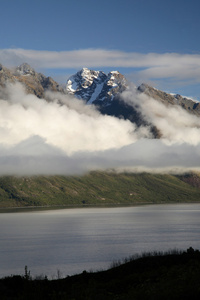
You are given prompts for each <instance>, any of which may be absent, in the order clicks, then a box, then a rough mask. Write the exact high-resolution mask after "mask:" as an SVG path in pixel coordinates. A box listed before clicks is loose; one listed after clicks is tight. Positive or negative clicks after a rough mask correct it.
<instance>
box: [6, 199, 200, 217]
mask: <svg viewBox="0 0 200 300" xmlns="http://www.w3.org/2000/svg"><path fill="white" fill-rule="evenodd" d="M183 204H200V201H196V202H180V201H179V202H156V203H155V202H137V203H125V204H122V203H118V204H110V203H108V204H105V203H104V204H102V205H101V204H96V205H95V204H84V205H43V206H22V207H0V214H1V213H16V212H32V211H45V210H60V209H78V208H83V209H84V208H118V207H134V206H145V205H183Z"/></svg>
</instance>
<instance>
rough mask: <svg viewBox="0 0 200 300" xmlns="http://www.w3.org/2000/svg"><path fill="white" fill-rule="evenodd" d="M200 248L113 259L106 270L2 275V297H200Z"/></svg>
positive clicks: (124, 299)
mask: <svg viewBox="0 0 200 300" xmlns="http://www.w3.org/2000/svg"><path fill="white" fill-rule="evenodd" d="M199 278H200V251H199V250H194V249H193V248H189V249H188V250H187V251H169V252H165V253H162V252H153V253H145V254H143V255H141V256H137V257H135V256H134V257H131V258H128V259H125V260H124V261H123V262H114V263H113V265H112V267H111V268H110V269H109V270H106V271H99V272H86V271H83V273H82V274H79V275H74V276H68V277H66V278H62V279H56V280H48V278H47V277H46V276H43V277H40V278H39V277H36V278H35V279H33V278H32V277H31V272H30V271H29V270H28V268H27V267H25V274H24V275H23V276H19V275H15V276H10V277H6V278H2V279H0V295H1V299H2V300H4V299H35V300H36V299H37V300H40V299H41V300H45V299H48V300H53V299H56V300H57V299H68V300H86V299H87V300H88V299H91V300H102V299H104V300H114V299H118V300H131V299H138V300H139V299H142V300H147V299H148V300H160V299H162V300H163V299H164V300H165V299H166V300H169V299H170V300H173V299H183V300H184V299H188V300H191V299H200V281H199Z"/></svg>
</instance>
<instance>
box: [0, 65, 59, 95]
mask: <svg viewBox="0 0 200 300" xmlns="http://www.w3.org/2000/svg"><path fill="white" fill-rule="evenodd" d="M16 82H20V83H22V84H23V86H24V87H25V89H26V92H27V93H30V94H34V95H36V96H37V97H38V98H44V94H45V91H46V90H51V91H54V92H64V90H63V89H62V88H61V87H60V85H59V84H58V83H57V82H56V81H55V80H53V79H52V78H51V77H46V76H45V75H43V74H41V73H37V72H36V71H35V70H34V69H33V68H32V67H31V66H29V65H28V64H27V63H23V64H21V65H20V66H18V67H16V68H14V69H13V70H9V69H7V68H5V67H3V66H2V65H0V86H1V87H5V86H6V84H7V83H16Z"/></svg>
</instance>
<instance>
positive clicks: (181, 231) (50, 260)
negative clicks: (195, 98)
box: [0, 204, 200, 279]
mask: <svg viewBox="0 0 200 300" xmlns="http://www.w3.org/2000/svg"><path fill="white" fill-rule="evenodd" d="M0 228H1V231H0V277H3V276H7V275H11V274H13V275H14V274H20V275H23V274H24V267H25V265H27V266H28V269H29V270H30V272H31V275H32V276H35V275H42V274H43V275H47V276H48V278H49V279H53V278H56V277H57V275H58V273H59V275H62V276H67V275H73V274H77V273H81V272H82V271H83V270H87V271H91V270H93V271H95V270H100V269H107V268H109V266H110V265H111V263H112V262H113V261H117V260H119V259H123V258H125V257H129V256H130V255H133V254H136V253H138V254H140V253H142V252H148V251H154V250H157V251H158V250H161V251H165V250H169V249H183V250H186V249H187V248H189V247H193V248H194V249H200V204H173V205H171V204H167V205H164V204H163V205H143V206H134V207H112V208H73V209H57V210H42V211H28V212H22V211H19V212H14V213H13V212H6V213H0ZM58 270H59V271H58Z"/></svg>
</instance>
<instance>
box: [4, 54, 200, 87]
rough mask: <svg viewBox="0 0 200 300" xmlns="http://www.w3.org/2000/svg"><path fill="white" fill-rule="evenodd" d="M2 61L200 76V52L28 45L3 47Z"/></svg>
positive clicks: (144, 75)
mask: <svg viewBox="0 0 200 300" xmlns="http://www.w3.org/2000/svg"><path fill="white" fill-rule="evenodd" d="M0 62H1V63H2V64H3V65H5V66H16V65H19V64H20V63H23V62H28V63H29V64H30V65H32V66H33V67H35V68H43V69H45V68H47V69H50V68H55V69H67V68H82V67H85V66H86V67H89V68H103V67H111V68H120V67H123V68H136V69H137V68H138V73H137V77H138V78H142V79H144V80H145V79H146V80H147V79H152V78H154V79H155V78H176V79H177V80H183V79H186V80H191V79H192V80H194V81H195V82H199V81H200V80H199V78H200V55H198V54H178V53H163V54H159V53H147V54H141V53H135V52H123V51H117V50H104V49H83V50H74V51H61V52H56V51H37V50H25V49H1V50H0ZM141 68H142V69H143V70H142V71H141V70H140V69H141Z"/></svg>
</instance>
